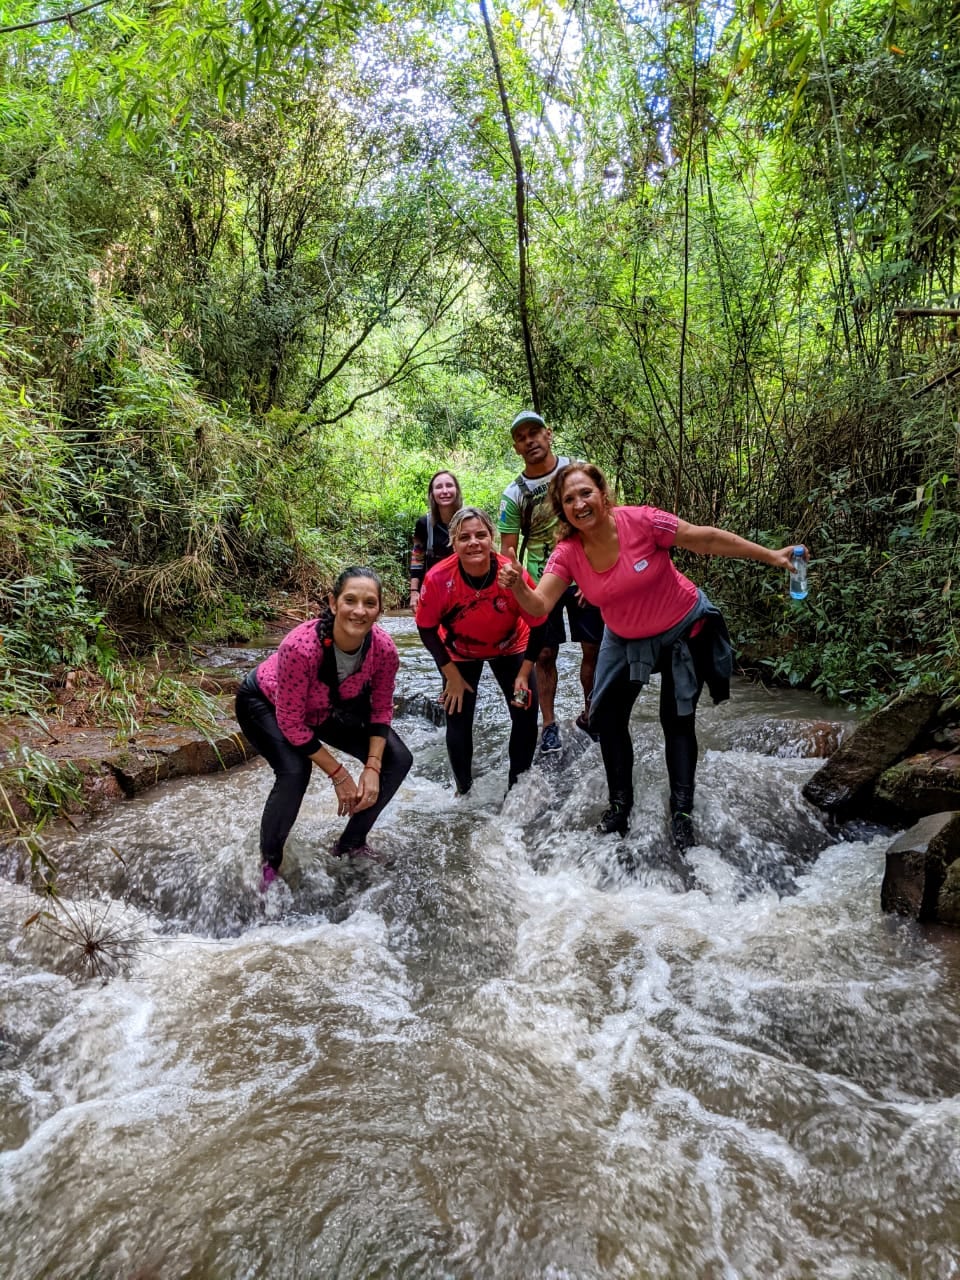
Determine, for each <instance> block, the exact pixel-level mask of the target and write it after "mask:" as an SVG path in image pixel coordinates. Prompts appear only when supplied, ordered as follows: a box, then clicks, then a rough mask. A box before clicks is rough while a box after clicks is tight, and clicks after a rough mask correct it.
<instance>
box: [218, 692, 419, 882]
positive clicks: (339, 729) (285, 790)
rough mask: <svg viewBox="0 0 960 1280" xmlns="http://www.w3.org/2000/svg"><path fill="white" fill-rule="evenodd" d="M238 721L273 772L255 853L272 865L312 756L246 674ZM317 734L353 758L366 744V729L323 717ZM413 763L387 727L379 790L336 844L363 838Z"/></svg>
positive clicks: (363, 754)
mask: <svg viewBox="0 0 960 1280" xmlns="http://www.w3.org/2000/svg"><path fill="white" fill-rule="evenodd" d="M237 721H238V723H239V725H240V728H241V729H242V730H243V732H244V734H245V735H246V737H247V739H248V740H249V741H250V742H251V744H252V745H253V746H254V747H256V749H257V750H258V751H259V752H260V754H261V755H262V756H263V758H264V759H265V760H266V761H267V763H268V764H269V765H270V767H271V769H272V770H273V772H274V774H275V775H276V777H275V779H274V783H273V789H272V791H271V792H270V794H269V796H267V803H266V804H265V805H264V807H263V817H262V818H261V820H260V857H261V859H262V860H263V862H265V863H268V864H269V865H270V866H271V867H273V868H274V870H277V869H278V868H279V866H280V863H281V862H282V860H283V846H284V844H285V843H286V840H287V836H288V835H289V834H290V830H291V828H292V827H293V824H294V822H296V820H297V814H298V813H299V812H300V806H301V804H302V803H303V797H304V795H305V794H306V790H307V785H308V784H309V782H310V776H311V774H312V772H313V767H314V766H313V761H312V760H311V759H310V757H309V756H306V755H304V754H303V752H302V751H298V750H297V748H296V747H294V746H291V744H290V743H289V742H288V741H287V739H286V738H285V737H284V736H283V734H282V733H281V731H280V726H279V725H278V724H277V713H276V711H275V710H274V707H273V703H272V702H270V700H269V699H268V698H265V697H264V696H263V694H262V693H261V692H260V690H259V688H258V687H257V685H256V682H255V681H254V680H252V679H251V677H249V676H248V677H247V679H246V680H244V682H243V684H242V685H241V686H240V689H239V692H238V693H237ZM317 734H318V735H319V737H320V738H322V739H323V742H324V743H325V745H326V746H328V747H336V748H337V750H338V751H343V752H346V754H347V755H351V756H354V757H355V758H356V759H357V760H363V761H366V759H367V755H368V752H369V747H370V733H369V730H368V729H366V728H360V727H358V728H345V727H344V726H342V725H340V724H338V723H336V722H334V721H333V720H325V721H324V722H323V724H321V725H319V726H318V727H317ZM412 764H413V756H411V754H410V752H409V751H408V750H407V748H406V747H405V746H404V744H403V742H402V741H401V739H400V738H399V737H398V736H397V735H396V733H394V731H393V729H388V730H387V740H386V746H385V749H384V752H383V764H382V771H381V773H380V795H379V796H378V797H377V802H376V804H373V805H371V806H370V808H369V809H363V810H362V811H361V812H360V813H355V814H353V816H352V817H351V818H350V820H349V822H348V823H347V825H346V827H345V828H344V832H343V835H342V836H341V837H340V842H339V843H340V848H341V850H343V851H344V852H346V851H348V850H350V849H358V848H359V847H360V846H361V845H362V844H364V843H365V841H366V838H367V835H368V834H369V832H370V828H371V827H372V826H373V824H374V823H375V822H376V820H377V818H379V817H380V814H381V813H382V812H383V810H384V809H385V808H386V806H387V805H388V804H389V803H390V801H391V800H392V799H393V797H394V795H395V793H396V791H397V788H398V787H399V786H400V783H401V782H402V781H403V780H404V778H405V777H406V776H407V773H408V772H409V770H410V766H411V765H412Z"/></svg>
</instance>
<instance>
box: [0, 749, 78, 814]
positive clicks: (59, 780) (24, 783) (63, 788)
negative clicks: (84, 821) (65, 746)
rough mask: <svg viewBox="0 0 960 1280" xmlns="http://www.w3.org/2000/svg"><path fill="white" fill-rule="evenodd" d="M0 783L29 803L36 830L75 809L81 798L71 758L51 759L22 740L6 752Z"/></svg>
mask: <svg viewBox="0 0 960 1280" xmlns="http://www.w3.org/2000/svg"><path fill="white" fill-rule="evenodd" d="M0 783H2V785H3V786H4V787H5V789H6V790H7V791H8V792H9V791H10V790H14V791H15V792H16V794H17V796H18V797H19V798H20V799H21V800H22V801H23V802H24V803H25V804H26V805H27V806H28V808H29V810H30V813H31V816H32V819H33V825H34V828H35V830H37V831H39V830H40V829H41V828H42V827H43V826H45V825H46V823H47V822H49V821H51V819H54V818H59V817H62V816H63V815H64V814H67V813H70V812H76V811H77V810H78V809H79V808H80V807H81V803H82V799H83V794H82V784H83V778H82V775H81V773H80V770H79V769H78V768H77V766H76V765H75V764H73V763H72V761H70V760H54V759H53V758H52V757H51V756H48V755H46V753H45V752H43V751H35V750H33V749H32V748H31V747H28V746H26V745H24V744H22V743H21V744H18V745H17V746H16V747H14V749H13V750H12V751H10V752H9V753H8V755H7V759H6V761H5V762H4V765H3V768H2V770H0Z"/></svg>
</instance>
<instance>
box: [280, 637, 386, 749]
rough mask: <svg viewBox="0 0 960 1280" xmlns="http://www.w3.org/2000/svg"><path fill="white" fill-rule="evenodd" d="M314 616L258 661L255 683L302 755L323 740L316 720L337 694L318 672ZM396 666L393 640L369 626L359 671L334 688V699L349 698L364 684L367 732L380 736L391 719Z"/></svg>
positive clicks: (320, 720)
mask: <svg viewBox="0 0 960 1280" xmlns="http://www.w3.org/2000/svg"><path fill="white" fill-rule="evenodd" d="M325 665H326V663H325V662H324V649H323V646H322V644H321V641H320V637H319V634H318V627H317V619H316V618H312V619H310V620H309V621H308V622H302V623H301V624H300V625H299V626H298V627H294V629H293V630H292V631H291V632H290V633H289V634H288V635H286V636H284V638H283V640H282V641H281V642H280V647H279V649H277V651H276V653H273V654H271V655H270V657H269V658H267V660H266V661H265V662H262V663H261V664H260V666H259V667H257V671H256V677H257V684H258V685H259V686H260V692H261V693H262V694H263V696H264V697H265V698H266V699H268V701H270V702H272V703H273V705H274V707H275V708H276V712H277V724H278V725H279V727H280V732H281V733H282V734H283V736H284V737H285V738H286V739H287V741H288V742H289V743H290V744H291V745H292V746H294V747H298V748H299V749H300V750H301V751H303V752H304V753H305V754H307V755H311V754H312V753H313V752H314V751H317V750H319V748H320V747H321V746H322V743H321V740H320V738H318V737H317V734H316V726H317V725H320V724H322V723H323V722H324V720H326V719H327V717H328V716H329V715H330V713H331V712H332V710H333V709H334V706H335V705H336V703H337V701H338V698H337V695H336V694H335V693H333V692H331V688H330V685H329V684H328V683H326V682H325V681H324V680H323V679H322V678H321V666H325ZM399 666H400V656H399V654H398V653H397V646H396V645H395V644H394V643H393V640H392V639H391V637H390V636H389V635H388V634H387V632H386V631H384V630H383V628H382V627H378V626H376V625H375V626H373V627H372V628H371V630H370V632H369V634H368V636H367V638H366V640H365V641H364V655H363V662H362V663H361V665H360V669H359V671H355V672H354V673H353V675H352V676H347V678H346V680H344V681H343V683H342V684H341V685H340V688H339V701H342V702H344V703H349V702H350V701H351V700H352V699H354V698H357V697H359V696H360V695H361V694H362V693H363V692H364V691H365V690H368V691H369V696H370V734H371V736H372V737H377V736H379V737H384V736H385V735H386V732H387V729H388V728H389V726H390V723H391V722H392V720H393V690H394V684H395V682H396V677H397V669H398V667H399Z"/></svg>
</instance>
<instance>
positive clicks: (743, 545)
mask: <svg viewBox="0 0 960 1280" xmlns="http://www.w3.org/2000/svg"><path fill="white" fill-rule="evenodd" d="M674 545H675V546H678V547H683V549H684V550H685V551H693V552H695V553H696V554H697V555H699V556H728V557H730V558H731V559H734V560H759V561H760V563H761V564H769V565H772V566H773V567H774V568H776V569H786V570H788V571H789V569H790V560H791V558H792V556H793V552H794V547H795V546H796V545H797V544H796V543H791V544H790V546H789V547H781V548H780V550H779V551H775V550H774V549H773V548H772V547H761V546H760V544H759V542H751V541H750V540H749V538H741V537H740V535H739V534H738V533H730V532H729V531H728V530H726V529H715V528H714V527H713V526H712V525H709V524H688V523H687V521H686V520H678V521H677V536H676V539H675V542H674ZM804 554H805V555H806V548H804Z"/></svg>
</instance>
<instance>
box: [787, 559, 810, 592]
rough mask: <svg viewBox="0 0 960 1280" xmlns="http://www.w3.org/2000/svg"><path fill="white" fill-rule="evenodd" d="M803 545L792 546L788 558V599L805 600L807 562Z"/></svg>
mask: <svg viewBox="0 0 960 1280" xmlns="http://www.w3.org/2000/svg"><path fill="white" fill-rule="evenodd" d="M804 551H805V548H804V547H794V548H793V555H792V556H791V558H790V599H791V600H806V598H807V562H806V559H805V558H804Z"/></svg>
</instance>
